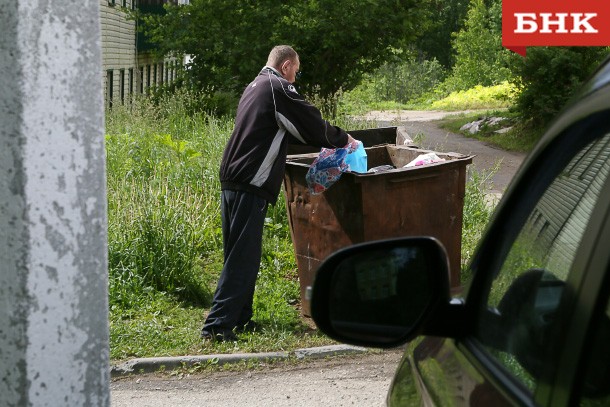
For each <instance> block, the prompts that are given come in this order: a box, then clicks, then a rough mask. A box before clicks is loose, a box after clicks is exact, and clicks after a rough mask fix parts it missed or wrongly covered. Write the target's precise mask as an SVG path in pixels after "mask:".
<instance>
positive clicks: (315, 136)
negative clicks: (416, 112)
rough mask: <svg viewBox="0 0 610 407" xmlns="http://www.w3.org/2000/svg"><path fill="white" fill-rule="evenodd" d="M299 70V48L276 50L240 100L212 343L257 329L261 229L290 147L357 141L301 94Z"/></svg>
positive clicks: (208, 331) (229, 149) (225, 165)
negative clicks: (256, 288) (254, 314)
mask: <svg viewBox="0 0 610 407" xmlns="http://www.w3.org/2000/svg"><path fill="white" fill-rule="evenodd" d="M299 66H300V61H299V56H298V55H297V53H296V52H295V50H294V49H292V48H291V47H290V46H287V45H279V46H276V47H274V48H273V49H272V50H271V53H270V54H269V58H268V59H267V65H266V66H265V67H264V68H263V69H262V70H261V71H260V73H259V74H258V76H257V77H256V78H255V79H254V81H252V82H251V83H250V84H249V85H248V86H247V87H246V89H245V90H244V93H243V95H242V97H241V100H240V101H239V106H238V108H237V116H236V119H235V128H234V130H233V133H232V134H231V137H230V139H229V141H228V143H227V146H226V148H225V151H224V154H223V158H222V162H221V164H220V181H221V186H222V188H221V189H222V192H221V216H222V234H223V248H224V266H223V269H222V272H221V274H220V279H219V281H218V287H217V288H216V293H215V294H214V301H213V304H212V309H211V310H210V313H209V315H208V317H207V318H206V321H205V323H204V325H203V329H202V331H201V336H202V337H203V338H204V339H206V340H207V339H209V340H215V341H226V340H236V339H237V337H236V335H235V332H241V331H247V330H252V329H254V327H255V322H254V321H252V300H253V297H254V286H255V283H256V277H257V275H258V271H259V266H260V261H261V254H262V253H261V252H262V237H263V225H264V221H265V216H266V213H267V205H268V204H269V203H271V204H275V202H276V201H277V196H278V194H279V191H280V187H281V184H282V181H283V179H284V170H285V162H286V155H287V146H288V143H303V144H310V145H314V146H317V147H328V148H337V147H344V146H346V145H347V144H349V143H350V142H352V141H354V139H353V138H352V137H351V136H350V135H348V134H347V133H346V132H345V131H344V130H342V129H340V128H338V127H334V126H331V125H330V124H329V123H328V122H327V121H326V120H324V119H323V118H322V115H321V114H320V111H319V110H318V109H317V108H315V107H314V106H312V105H311V104H309V103H308V102H307V101H305V99H304V98H303V97H302V96H301V95H299V94H298V93H297V91H296V89H295V87H294V85H293V83H294V82H295V80H296V76H297V73H298V72H299Z"/></svg>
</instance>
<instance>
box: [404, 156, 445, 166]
mask: <svg viewBox="0 0 610 407" xmlns="http://www.w3.org/2000/svg"><path fill="white" fill-rule="evenodd" d="M443 161H445V159H444V158H440V157H439V156H438V155H436V154H434V153H426V154H421V155H419V156H417V158H415V159H414V160H413V161H411V162H409V163H408V164H407V165H405V166H404V168H409V167H419V166H420V165H426V164H434V163H440V162H443Z"/></svg>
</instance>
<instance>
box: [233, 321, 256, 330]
mask: <svg viewBox="0 0 610 407" xmlns="http://www.w3.org/2000/svg"><path fill="white" fill-rule="evenodd" d="M260 330H261V325H260V324H259V323H258V322H256V321H253V320H249V321H248V322H246V323H245V324H244V325H240V326H238V327H237V328H235V332H238V333H245V332H257V331H260Z"/></svg>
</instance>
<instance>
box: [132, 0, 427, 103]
mask: <svg viewBox="0 0 610 407" xmlns="http://www.w3.org/2000/svg"><path fill="white" fill-rule="evenodd" d="M427 1H429V0H425V1H417V0H402V1H396V0H366V1H361V0H359V1H356V0H308V1H298V0H289V1H284V2H277V1H274V0H262V1H254V0H193V1H192V2H191V4H190V5H186V6H178V7H176V6H166V9H167V13H166V14H165V15H164V16H149V17H146V18H144V22H143V29H144V31H145V32H146V33H147V34H148V35H149V36H150V38H151V39H153V40H154V41H155V42H156V43H157V44H158V47H159V50H160V52H161V53H170V52H179V53H184V54H190V55H192V56H193V62H192V64H191V66H190V67H189V69H188V74H189V80H190V81H192V83H193V84H195V85H196V86H197V87H199V88H201V89H204V90H205V91H206V92H214V91H229V92H234V93H239V92H241V90H242V89H243V87H244V86H245V85H246V84H247V83H248V82H250V81H251V80H252V77H253V75H255V74H256V72H258V70H259V69H260V68H261V67H262V66H263V64H264V63H265V61H266V57H267V54H268V53H269V50H270V49H271V48H272V47H273V46H274V45H277V44H291V45H293V46H294V47H295V49H296V50H297V52H298V53H299V54H300V55H301V59H302V61H301V70H302V71H303V72H304V74H303V77H302V79H301V80H300V81H299V83H298V85H299V89H300V91H301V92H302V93H305V94H308V95H314V94H315V95H317V96H318V97H320V98H321V99H322V100H323V101H326V102H329V101H330V104H331V105H333V103H332V101H333V100H334V97H335V95H336V94H337V92H339V91H340V90H350V89H352V88H353V87H354V86H355V85H357V84H358V82H359V81H360V79H361V78H362V75H363V74H364V73H367V72H371V71H372V70H374V69H375V68H377V67H379V66H380V65H382V64H383V62H384V61H385V60H386V58H387V57H388V55H390V53H392V52H393V53H395V54H400V50H401V49H403V48H406V47H407V45H408V44H409V43H411V42H413V40H414V39H415V37H416V34H417V33H418V32H420V31H421V30H422V29H423V28H424V27H425V24H426V22H427V21H428V17H429V16H428V11H427V8H426V5H427Z"/></svg>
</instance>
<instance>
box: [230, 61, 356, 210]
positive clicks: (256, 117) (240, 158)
mask: <svg viewBox="0 0 610 407" xmlns="http://www.w3.org/2000/svg"><path fill="white" fill-rule="evenodd" d="M288 143H302V144H309V145H313V146H317V147H328V148H337V147H344V146H345V145H346V144H347V133H346V132H345V131H344V130H342V129H340V128H339V127H335V126H332V125H331V124H330V123H328V122H327V121H326V120H324V119H323V118H322V115H321V113H320V111H319V110H318V109H317V108H316V107H314V106H312V105H311V104H309V103H308V102H307V101H306V100H305V99H304V98H303V97H302V96H301V95H299V94H298V93H297V91H296V89H295V88H294V86H293V85H292V84H291V83H290V82H288V81H287V80H286V79H284V78H283V77H282V76H281V75H280V74H279V73H278V72H277V71H276V70H275V69H273V68H269V67H264V68H263V69H262V71H261V72H260V73H259V74H258V76H257V77H256V78H255V79H254V81H252V82H251V83H250V84H249V85H248V87H247V88H246V89H245V91H244V93H243V95H242V97H241V100H240V101H239V106H238V108H237V117H236V119H235V128H234V130H233V133H232V134H231V137H230V139H229V141H228V143H227V146H226V148H225V150H224V154H223V157H222V162H221V164H220V182H221V187H222V189H223V190H224V189H232V190H241V191H247V192H251V193H253V194H256V195H258V196H260V197H262V198H264V199H265V200H267V201H268V202H270V203H272V204H275V202H276V201H277V197H278V194H279V191H280V188H281V185H282V181H283V179H284V169H285V162H286V155H287V148H288Z"/></svg>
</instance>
